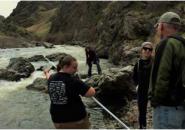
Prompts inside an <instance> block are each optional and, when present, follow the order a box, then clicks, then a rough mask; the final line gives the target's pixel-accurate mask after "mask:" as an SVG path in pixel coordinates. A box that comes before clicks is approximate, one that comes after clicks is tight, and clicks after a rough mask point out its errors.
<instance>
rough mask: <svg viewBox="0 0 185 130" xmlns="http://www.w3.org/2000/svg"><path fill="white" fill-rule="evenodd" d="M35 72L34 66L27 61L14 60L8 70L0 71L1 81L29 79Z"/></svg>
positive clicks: (22, 59)
mask: <svg viewBox="0 0 185 130" xmlns="http://www.w3.org/2000/svg"><path fill="white" fill-rule="evenodd" d="M34 71H35V68H34V66H33V65H32V64H31V63H30V62H29V61H27V60H26V59H24V58H22V57H20V58H12V59H10V63H9V65H8V66H7V68H6V69H1V70H0V79H4V80H10V81H18V80H20V79H21V78H28V77H29V76H30V75H31V73H33V72H34Z"/></svg>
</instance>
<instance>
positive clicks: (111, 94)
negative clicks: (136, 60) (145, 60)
mask: <svg viewBox="0 0 185 130" xmlns="http://www.w3.org/2000/svg"><path fill="white" fill-rule="evenodd" d="M132 70H133V67H132V66H127V67H125V68H122V69H117V68H115V69H110V70H109V71H107V72H106V73H105V74H103V75H101V76H99V75H95V76H93V77H92V78H91V79H89V80H87V81H86V83H87V84H89V85H90V86H94V87H95V88H96V90H97V94H96V96H97V97H98V98H99V99H100V100H103V102H104V103H105V104H111V105H113V104H114V105H119V104H122V105H124V104H126V103H127V101H128V100H131V99H132V98H133V96H134V94H135V89H134V86H133V84H132Z"/></svg>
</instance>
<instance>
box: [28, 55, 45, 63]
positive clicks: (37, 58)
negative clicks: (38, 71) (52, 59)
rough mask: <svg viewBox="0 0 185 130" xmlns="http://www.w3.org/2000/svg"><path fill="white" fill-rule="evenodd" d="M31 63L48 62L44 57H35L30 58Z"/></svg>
mask: <svg viewBox="0 0 185 130" xmlns="http://www.w3.org/2000/svg"><path fill="white" fill-rule="evenodd" d="M28 61H29V62H37V61H46V59H45V58H44V56H43V55H35V56H32V57H30V58H28Z"/></svg>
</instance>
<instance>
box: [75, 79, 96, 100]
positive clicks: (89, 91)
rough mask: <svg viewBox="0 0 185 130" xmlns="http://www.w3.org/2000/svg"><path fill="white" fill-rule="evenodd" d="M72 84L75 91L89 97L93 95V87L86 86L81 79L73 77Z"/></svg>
mask: <svg viewBox="0 0 185 130" xmlns="http://www.w3.org/2000/svg"><path fill="white" fill-rule="evenodd" d="M74 85H75V88H76V91H77V93H78V94H80V95H81V96H85V97H91V96H94V95H95V93H96V92H95V89H94V88H93V87H90V86H88V85H87V84H86V83H84V82H83V81H82V80H77V79H75V82H74Z"/></svg>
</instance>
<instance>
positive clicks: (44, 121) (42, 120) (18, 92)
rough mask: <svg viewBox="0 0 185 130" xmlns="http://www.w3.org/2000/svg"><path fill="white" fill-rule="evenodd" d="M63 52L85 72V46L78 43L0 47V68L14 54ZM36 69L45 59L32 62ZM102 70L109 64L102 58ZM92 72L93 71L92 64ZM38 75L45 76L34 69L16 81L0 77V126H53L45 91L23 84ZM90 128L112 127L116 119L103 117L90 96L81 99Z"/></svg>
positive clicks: (28, 54)
mask: <svg viewBox="0 0 185 130" xmlns="http://www.w3.org/2000/svg"><path fill="white" fill-rule="evenodd" d="M57 52H64V53H68V54H71V55H72V56H74V57H76V58H77V60H78V63H79V73H81V74H84V73H86V72H87V66H86V64H85V52H84V48H82V47H79V46H66V45H56V46H55V48H52V49H46V48H44V47H34V48H14V49H0V61H1V62H0V68H5V67H6V66H7V65H8V63H9V60H10V59H11V58H14V57H26V58H28V57H32V56H34V55H44V56H46V55H50V54H53V53H57ZM32 64H33V65H34V67H35V68H38V67H39V66H42V65H48V67H49V66H50V65H49V64H48V62H44V61H42V62H32ZM100 65H101V67H102V70H103V71H104V69H105V68H109V67H111V66H112V65H111V64H110V63H108V61H107V60H104V59H101V62H100ZM93 72H95V73H96V68H95V66H94V67H93ZM38 77H44V75H43V73H42V72H41V71H35V72H34V73H33V74H32V75H31V76H30V77H29V78H26V79H22V80H21V81H19V82H10V81H5V80H0V104H1V105H0V128H1V129H12V128H14V129H52V128H54V126H53V123H52V121H51V118H50V114H49V103H50V102H49V96H48V94H45V93H41V92H37V91H31V90H27V89H26V88H25V87H26V86H27V85H29V84H31V83H32V82H33V80H34V79H36V78H38ZM83 101H84V102H85V105H86V106H87V111H88V112H89V113H90V115H91V116H90V121H91V125H92V127H91V128H93V129H97V128H101V129H105V128H109V129H114V128H116V126H115V125H114V124H116V123H115V120H113V119H111V118H107V116H104V114H103V113H104V110H102V109H101V108H100V107H99V106H97V104H96V103H95V102H94V101H93V100H92V99H91V98H83Z"/></svg>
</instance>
